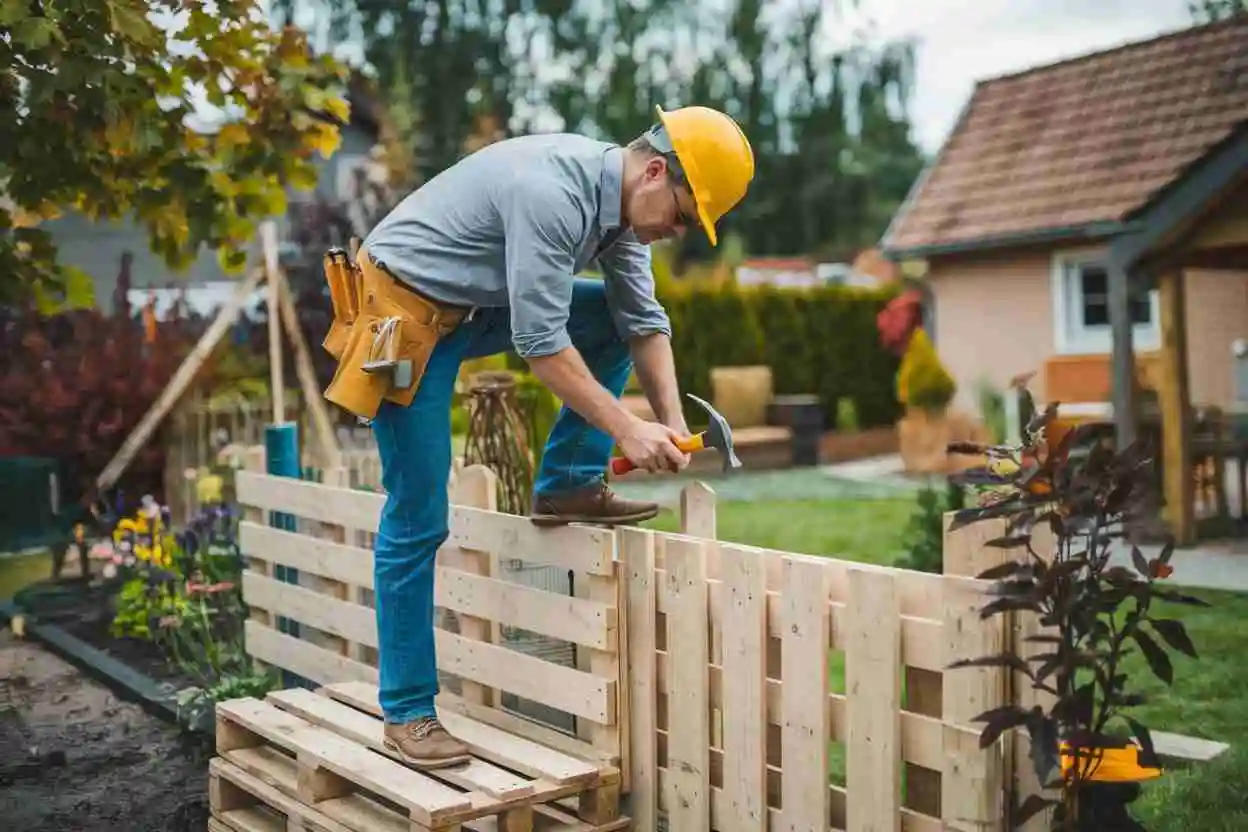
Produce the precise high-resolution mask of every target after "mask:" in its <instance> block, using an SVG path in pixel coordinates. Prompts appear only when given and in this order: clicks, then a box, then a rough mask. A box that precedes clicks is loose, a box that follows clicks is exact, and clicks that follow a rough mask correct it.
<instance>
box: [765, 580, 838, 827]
mask: <svg viewBox="0 0 1248 832" xmlns="http://www.w3.org/2000/svg"><path fill="white" fill-rule="evenodd" d="M827 574H828V573H827V570H826V569H823V568H822V567H820V566H819V565H818V564H811V563H809V562H807V561H801V560H795V559H792V558H786V559H785V562H784V608H783V609H782V610H781V618H782V620H783V621H784V626H783V628H782V629H781V630H780V633H781V665H782V666H783V667H785V668H803V667H810V668H822V667H825V666H826V665H827V661H828V659H827V657H828V649H829V646H828V642H829V638H828V604H827V598H828V583H827ZM828 683H829V680H828V674H827V673H817V674H812V675H810V676H806V677H805V678H804V679H803V682H802V684H800V685H785V686H784V688H783V690H782V691H781V705H780V712H781V713H782V714H783V715H784V716H783V724H782V725H781V740H780V747H781V754H782V755H783V756H782V762H781V768H782V770H783V771H784V777H783V778H782V780H781V788H782V792H781V805H783V806H784V807H785V811H784V825H783V826H782V827H780V828H781V829H784V830H786V832H815V830H822V829H823V828H824V826H825V825H826V823H827V819H828V813H829V811H830V808H831V807H830V795H829V792H828V789H827V788H826V785H827V783H828V738H829V737H831V736H832V731H831V725H830V722H831V719H830V713H829V711H830V707H829V699H828ZM764 719H765V717H764Z"/></svg>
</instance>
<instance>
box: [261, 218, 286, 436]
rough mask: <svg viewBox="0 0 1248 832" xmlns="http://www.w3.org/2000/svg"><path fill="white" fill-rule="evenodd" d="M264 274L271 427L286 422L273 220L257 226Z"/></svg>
mask: <svg viewBox="0 0 1248 832" xmlns="http://www.w3.org/2000/svg"><path fill="white" fill-rule="evenodd" d="M260 241H261V248H262V249H263V251H264V271H265V274H266V275H267V276H268V279H269V287H268V288H269V291H268V297H269V383H270V384H271V385H272V388H273V389H272V393H271V395H272V397H273V424H275V425H280V424H282V423H283V422H285V421H286V396H285V394H284V391H283V389H282V388H283V386H284V382H283V381H282V377H283V376H282V314H281V284H280V282H279V281H278V280H277V279H276V277H277V268H278V267H277V226H276V225H275V224H274V223H273V221H272V220H269V221H267V222H265V223H263V224H262V225H261V226H260Z"/></svg>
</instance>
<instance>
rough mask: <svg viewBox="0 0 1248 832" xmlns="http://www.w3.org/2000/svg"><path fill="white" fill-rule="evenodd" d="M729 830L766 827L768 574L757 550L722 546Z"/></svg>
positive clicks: (723, 821)
mask: <svg viewBox="0 0 1248 832" xmlns="http://www.w3.org/2000/svg"><path fill="white" fill-rule="evenodd" d="M719 565H720V574H721V576H722V579H723V582H724V592H722V593H720V602H721V603H722V604H723V607H722V609H721V610H720V612H719V620H720V622H721V627H722V634H723V635H722V639H723V640H722V645H723V657H724V658H723V673H722V675H721V680H722V682H721V684H723V691H722V697H723V703H724V707H723V726H724V727H723V734H724V792H725V793H726V795H727V797H728V801H727V809H728V811H727V812H726V814H725V816H723V817H721V818H720V828H721V829H724V830H734V832H735V830H741V832H746V830H755V831H756V832H762V830H765V829H766V828H767V679H766V675H767V667H766V664H767V652H766V647H767V572H766V570H765V569H764V567H763V563H762V561H761V560H759V557H758V551H757V550H754V549H748V548H745V547H742V546H729V545H726V544H725V545H721V546H720V548H719Z"/></svg>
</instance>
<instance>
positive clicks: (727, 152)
mask: <svg viewBox="0 0 1248 832" xmlns="http://www.w3.org/2000/svg"><path fill="white" fill-rule="evenodd" d="M654 109H655V111H656V112H658V114H659V121H661V122H662V124H663V129H664V131H665V132H666V133H667V137H668V140H669V141H670V142H671V145H672V151H673V152H674V153H675V154H676V158H677V159H678V160H680V166H681V167H682V168H683V169H684V173H685V178H686V179H687V180H688V181H689V188H690V190H692V191H693V199H694V201H695V202H696V203H697V206H698V219H699V220H701V221H702V228H703V229H705V230H706V236H707V237H708V238H710V241H711V245H713V246H714V245H718V244H719V236H718V235H717V234H716V233H715V224H716V223H717V222H719V219H720V217H722V216H723V215H724V214H726V213H728V212H729V211H730V210H732V208H733V207H734V206H735V205H736V204H737V203H738V202H740V201H741V199H742V198H743V197H744V196H745V192H746V190H747V189H748V188H749V186H750V181H751V180H752V179H753V178H754V151H753V149H752V148H751V147H750V140H749V139H747V138H746V137H745V133H744V132H742V130H741V128H740V126H738V125H737V123H736V122H735V121H733V120H732V118H730V117H729V116H727V115H725V114H724V113H721V112H719V111H718V110H713V109H711V108H710V107H681V108H679V109H676V110H672V111H671V112H665V111H664V110H663V108H662V107H658V106H656V107H655V108H654Z"/></svg>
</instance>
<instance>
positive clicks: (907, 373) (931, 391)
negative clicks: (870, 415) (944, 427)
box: [897, 329, 957, 410]
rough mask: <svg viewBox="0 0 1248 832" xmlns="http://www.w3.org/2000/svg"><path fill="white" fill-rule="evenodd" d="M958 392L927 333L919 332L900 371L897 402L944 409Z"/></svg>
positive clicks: (914, 336)
mask: <svg viewBox="0 0 1248 832" xmlns="http://www.w3.org/2000/svg"><path fill="white" fill-rule="evenodd" d="M956 391H957V385H956V384H955V383H954V380H953V376H951V375H949V371H948V370H946V369H945V365H944V364H942V363H941V361H940V356H938V355H937V354H936V348H935V347H933V346H932V341H931V339H930V338H928V337H927V332H925V331H924V330H922V329H916V330H915V331H914V335H912V336H911V337H910V345H909V346H908V347H906V354H905V356H903V357H902V359H901V368H900V369H899V370H898V371H897V400H898V401H899V402H901V403H902V404H904V405H906V406H908V407H918V408H922V409H924V410H942V409H943V408H945V407H946V406H948V404H949V402H950V401H952V400H953V394H954V393H955V392H956Z"/></svg>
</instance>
